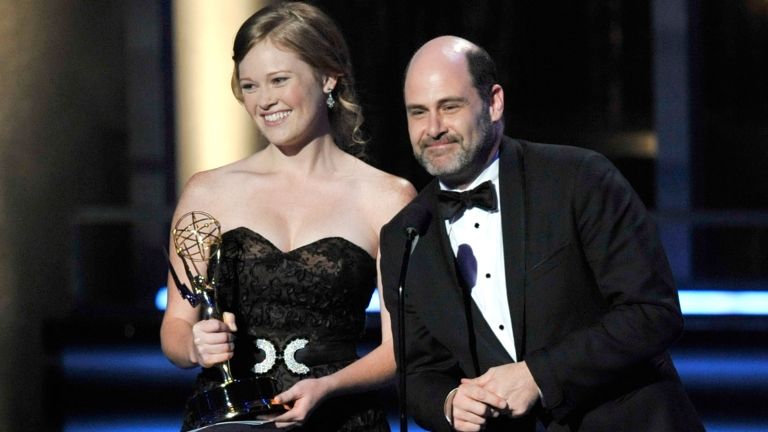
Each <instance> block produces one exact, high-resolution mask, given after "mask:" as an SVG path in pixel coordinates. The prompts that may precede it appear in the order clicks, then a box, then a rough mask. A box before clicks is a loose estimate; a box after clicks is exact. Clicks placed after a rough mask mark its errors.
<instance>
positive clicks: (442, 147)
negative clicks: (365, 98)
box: [404, 55, 495, 187]
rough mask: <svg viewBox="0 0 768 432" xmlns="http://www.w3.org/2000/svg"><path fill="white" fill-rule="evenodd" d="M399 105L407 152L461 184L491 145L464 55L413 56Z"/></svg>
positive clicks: (487, 119)
mask: <svg viewBox="0 0 768 432" xmlns="http://www.w3.org/2000/svg"><path fill="white" fill-rule="evenodd" d="M404 96H405V108H406V116H407V119H408V133H409V135H410V139H411V145H412V146H413V154H414V156H416V159H417V160H418V161H419V163H421V165H422V166H423V167H424V168H425V169H426V170H427V172H429V173H430V174H432V175H434V176H438V177H439V178H440V180H442V181H443V182H445V183H446V184H448V185H450V186H453V187H457V186H459V187H461V186H466V185H468V184H469V183H471V182H472V180H473V179H474V177H475V176H477V174H479V172H480V171H481V170H482V169H483V167H484V166H485V163H486V162H487V161H488V159H489V157H490V155H489V152H490V151H491V149H492V148H493V145H494V141H495V140H494V134H493V129H492V128H491V113H490V110H489V106H488V104H486V103H484V102H483V100H482V99H481V98H480V95H478V93H477V90H476V89H475V87H474V86H473V84H472V78H471V76H470V74H469V69H468V67H467V63H466V60H465V59H464V58H463V56H462V59H461V61H455V60H454V61H446V59H445V58H443V61H433V60H431V59H430V58H429V56H428V55H427V56H422V57H416V58H414V61H413V62H412V63H411V66H410V68H409V70H408V74H407V75H406V79H405V89H404Z"/></svg>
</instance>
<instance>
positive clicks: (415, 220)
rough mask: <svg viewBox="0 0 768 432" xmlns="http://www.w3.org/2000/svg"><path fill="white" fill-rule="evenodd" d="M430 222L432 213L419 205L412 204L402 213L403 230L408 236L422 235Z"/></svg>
mask: <svg viewBox="0 0 768 432" xmlns="http://www.w3.org/2000/svg"><path fill="white" fill-rule="evenodd" d="M431 220H432V212H430V211H429V209H427V208H426V207H424V206H423V205H421V204H419V203H413V204H411V205H409V206H408V207H407V208H406V209H405V210H404V211H403V228H405V233H406V234H408V235H413V234H416V235H419V236H422V235H424V233H425V232H427V227H428V226H429V222H430V221H431Z"/></svg>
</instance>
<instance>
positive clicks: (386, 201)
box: [357, 163, 416, 225]
mask: <svg viewBox="0 0 768 432" xmlns="http://www.w3.org/2000/svg"><path fill="white" fill-rule="evenodd" d="M359 170H360V171H359V175H358V176H357V178H358V179H360V181H359V182H358V183H359V187H358V188H357V191H358V193H359V195H358V197H359V198H360V199H361V200H362V201H363V202H365V203H366V207H367V208H369V209H370V210H371V213H372V214H374V215H376V219H377V220H378V221H377V225H382V224H384V223H386V222H387V221H389V219H391V218H392V217H393V216H394V215H395V214H397V212H399V211H400V210H401V209H402V208H403V207H405V205H406V204H408V203H409V202H411V200H412V199H413V198H414V197H415V196H416V189H415V188H414V187H413V185H412V184H411V182H409V181H408V180H406V179H404V178H402V177H399V176H396V175H394V174H390V173H388V172H386V171H383V170H380V169H378V168H376V167H373V166H371V165H369V164H365V163H363V164H361V166H360V168H359Z"/></svg>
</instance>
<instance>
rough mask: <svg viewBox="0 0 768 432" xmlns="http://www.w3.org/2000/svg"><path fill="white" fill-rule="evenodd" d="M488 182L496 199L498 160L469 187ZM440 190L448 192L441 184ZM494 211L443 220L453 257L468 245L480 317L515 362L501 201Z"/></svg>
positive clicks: (470, 211) (477, 210) (475, 211)
mask: <svg viewBox="0 0 768 432" xmlns="http://www.w3.org/2000/svg"><path fill="white" fill-rule="evenodd" d="M486 180H490V181H491V182H493V186H494V188H495V189H496V197H497V198H498V197H499V160H498V158H497V159H496V160H495V161H493V163H491V164H490V165H489V166H488V167H487V168H486V169H485V170H484V171H483V172H482V173H481V174H480V175H479V176H478V177H477V178H476V179H475V181H473V182H472V184H470V185H469V187H468V188H467V190H468V189H472V188H474V187H476V186H478V185H479V184H481V183H483V182H485V181H486ZM440 188H441V189H442V190H453V191H456V192H461V191H460V190H455V189H449V188H447V187H446V186H445V185H444V184H443V183H442V182H441V183H440ZM498 204H499V205H498V207H497V209H496V210H494V211H490V212H489V211H486V210H483V209H480V208H476V207H473V208H471V209H467V210H466V211H465V212H464V214H462V215H461V216H459V217H458V219H455V220H446V221H445V229H446V231H447V232H448V237H449V238H450V240H451V247H452V248H453V254H454V256H455V255H456V254H457V252H458V249H459V245H462V244H466V245H468V246H469V247H470V248H471V250H472V252H473V254H474V257H475V259H476V260H477V278H476V283H475V285H474V287H471V292H472V299H473V300H474V301H475V304H477V307H478V309H480V312H481V313H482V314H483V318H485V320H486V322H488V325H489V326H490V327H491V330H493V332H494V334H495V335H496V337H497V338H498V339H499V341H500V342H501V344H502V345H503V346H504V348H505V349H506V350H507V352H508V353H509V355H510V356H512V358H513V359H514V360H515V361H517V352H516V351H515V338H514V335H513V333H512V317H511V316H510V313H509V301H508V298H507V283H506V277H505V273H504V246H503V242H502V236H501V211H500V210H501V202H500V200H498Z"/></svg>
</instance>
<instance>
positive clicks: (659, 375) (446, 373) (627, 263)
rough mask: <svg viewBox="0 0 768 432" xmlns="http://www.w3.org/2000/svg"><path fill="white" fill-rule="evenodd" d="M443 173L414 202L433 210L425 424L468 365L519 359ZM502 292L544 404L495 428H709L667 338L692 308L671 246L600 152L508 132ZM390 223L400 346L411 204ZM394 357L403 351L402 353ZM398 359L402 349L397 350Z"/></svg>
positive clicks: (468, 372)
mask: <svg viewBox="0 0 768 432" xmlns="http://www.w3.org/2000/svg"><path fill="white" fill-rule="evenodd" d="M438 191H439V185H438V183H437V180H433V181H432V182H431V183H430V184H429V185H427V187H426V188H425V189H424V190H423V191H422V192H421V193H420V194H419V195H418V196H417V197H416V198H415V199H414V201H413V202H411V204H409V206H413V205H421V206H423V207H425V208H426V209H428V210H430V211H431V212H432V214H433V215H434V216H433V217H432V219H431V221H430V223H429V225H428V227H427V230H426V232H425V233H424V234H423V235H422V236H421V237H420V238H419V240H418V241H417V243H416V246H415V248H414V249H413V252H412V254H411V257H410V265H409V270H408V273H407V278H406V282H405V287H404V290H405V293H406V294H405V301H404V303H405V308H404V310H405V313H404V319H405V332H406V336H405V342H406V365H398V368H402V367H403V366H405V369H406V372H407V381H406V393H407V400H408V409H409V413H410V414H412V415H413V416H414V418H415V420H416V421H417V422H418V423H419V424H420V425H422V426H423V427H425V428H427V429H429V430H450V426H449V424H448V422H447V421H446V419H445V417H444V415H443V402H444V399H445V396H446V395H447V394H448V392H449V391H450V390H451V389H453V388H455V387H457V386H458V384H459V380H460V378H461V377H474V376H477V375H478V374H482V373H484V372H485V371H487V370H488V368H490V367H492V366H496V365H501V364H505V363H509V362H512V361H513V360H512V358H511V357H510V356H509V355H508V354H507V352H506V351H505V350H504V348H503V347H502V345H501V343H500V342H499V341H498V339H497V338H496V337H495V336H494V335H493V333H492V331H491V329H490V328H489V327H488V324H487V323H486V322H485V320H484V319H483V318H482V315H481V314H480V312H479V310H478V309H477V307H476V305H475V304H474V303H473V302H472V300H471V297H470V296H469V293H468V292H467V290H465V289H464V288H463V287H462V284H461V283H460V279H459V277H458V276H457V270H456V261H455V257H454V255H453V252H452V250H451V246H450V241H449V239H448V236H447V233H446V230H445V224H444V221H443V220H442V219H440V218H439V217H438V216H437V199H436V193H437V192H438ZM499 195H500V197H499V200H500V211H501V215H502V231H503V233H502V234H503V245H504V260H505V267H506V269H505V271H506V284H507V296H508V301H509V308H510V314H511V319H512V323H513V331H514V337H515V345H516V351H517V353H518V354H517V355H518V360H519V361H522V360H524V361H525V362H526V364H527V365H528V367H529V369H530V371H531V373H532V375H533V377H534V379H535V381H536V383H537V384H538V386H539V388H540V389H541V392H542V396H543V406H541V405H540V406H538V407H537V408H536V409H534V411H533V412H532V414H531V415H529V416H528V417H527V418H524V419H522V420H516V421H512V420H510V419H508V418H506V417H502V418H500V419H497V420H491V422H490V424H489V425H488V430H531V429H533V427H534V426H533V425H534V420H535V418H534V417H538V420H539V421H541V422H542V423H543V424H544V425H545V426H546V427H547V430H549V431H561V430H562V431H566V430H571V431H575V430H580V431H602V430H606V431H635V430H636V431H657V432H658V431H688V430H703V427H702V425H701V422H700V421H699V419H698V416H697V414H696V412H695V410H694V409H693V406H692V405H691V403H690V401H689V399H688V397H687V395H686V394H685V392H684V390H683V388H682V386H681V384H680V380H679V378H678V376H677V372H676V370H675V368H674V366H673V364H672V360H671V359H670V357H669V355H668V354H667V351H666V350H667V348H668V347H669V346H670V345H671V344H672V343H673V342H674V341H675V340H676V339H677V338H678V337H679V336H680V334H681V332H682V328H683V320H682V315H681V312H680V306H679V302H678V298H677V291H676V289H675V287H674V282H673V278H672V274H671V272H670V269H669V266H668V263H667V259H666V256H665V254H664V251H663V249H662V246H661V244H660V241H659V239H658V235H657V233H656V229H655V227H654V224H653V222H652V220H651V218H650V215H649V214H648V213H647V211H646V209H645V207H644V206H643V204H642V203H641V201H640V199H639V198H638V197H637V196H636V194H635V193H634V191H633V190H632V188H631V187H630V185H629V184H628V183H627V181H626V180H625V179H624V178H623V177H622V176H621V175H620V174H619V172H618V170H616V168H615V167H614V166H613V165H612V164H611V163H610V162H609V161H608V160H607V159H606V158H604V157H603V156H601V155H599V154H597V153H595V152H592V151H589V150H585V149H580V148H575V147H567V146H557V145H546V144H535V143H528V142H525V141H521V140H513V139H509V138H506V137H504V138H503V141H502V145H501V148H500V154H499ZM407 211H408V210H407V208H406V209H404V210H403V211H401V212H400V213H399V214H398V215H397V216H395V217H394V218H393V219H392V220H391V221H390V222H389V223H388V224H387V225H385V226H384V227H383V228H382V231H381V272H382V281H383V294H384V300H385V303H386V305H387V308H388V309H389V312H390V313H391V316H392V326H393V335H394V337H395V347H396V350H399V329H398V313H399V312H398V310H397V304H398V301H397V295H398V284H399V276H400V274H399V273H400V267H401V262H402V257H403V247H404V242H405V233H404V227H405V225H407V224H408V223H409V222H410V221H405V220H404V217H403V215H404V214H407ZM398 355H399V354H398ZM398 358H399V357H398Z"/></svg>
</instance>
